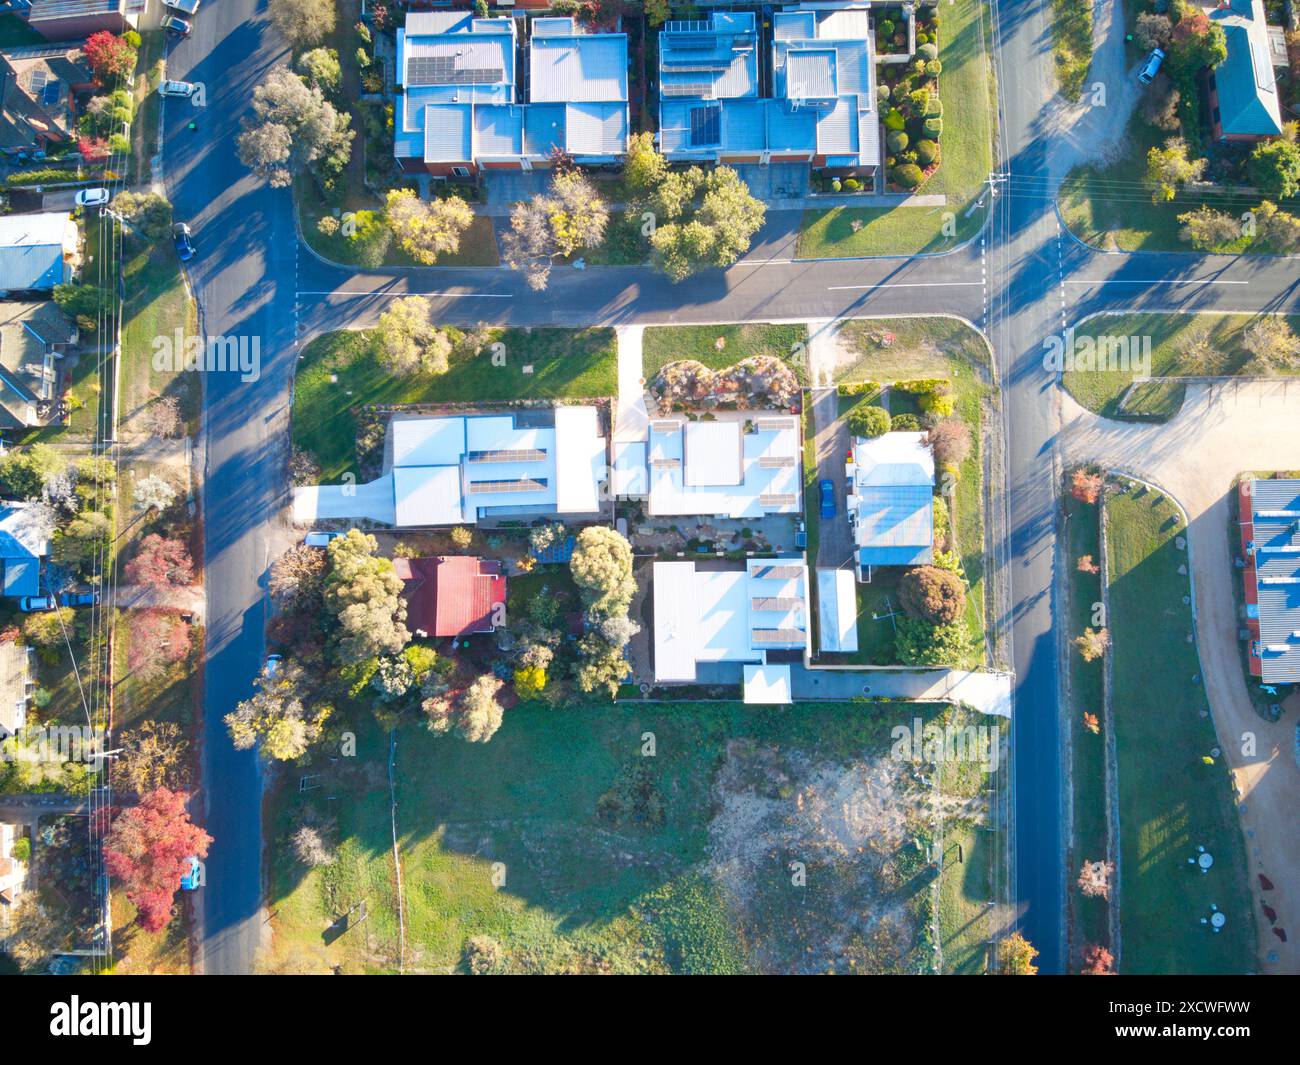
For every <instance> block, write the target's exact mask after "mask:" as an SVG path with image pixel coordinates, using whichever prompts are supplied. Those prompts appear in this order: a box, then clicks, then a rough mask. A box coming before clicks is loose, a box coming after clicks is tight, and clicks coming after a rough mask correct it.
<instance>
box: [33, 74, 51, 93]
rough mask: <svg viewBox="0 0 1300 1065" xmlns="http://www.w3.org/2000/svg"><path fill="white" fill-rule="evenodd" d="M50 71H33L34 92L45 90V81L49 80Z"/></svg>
mask: <svg viewBox="0 0 1300 1065" xmlns="http://www.w3.org/2000/svg"><path fill="white" fill-rule="evenodd" d="M49 77H50V75H49V73H48V72H47V71H44V70H33V71H32V92H33V93H38V92H41V91H43V90H44V88H45V83H46V82H47V81H48V80H49Z"/></svg>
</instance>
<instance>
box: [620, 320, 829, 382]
mask: <svg viewBox="0 0 1300 1065" xmlns="http://www.w3.org/2000/svg"><path fill="white" fill-rule="evenodd" d="M807 347H808V327H807V326H805V325H802V324H797V325H778V324H773V323H758V324H754V325H670V326H650V327H648V328H647V329H646V331H645V333H644V335H643V338H642V341H641V366H642V375H643V376H644V377H645V379H646V380H647V381H650V380H652V379H653V378H654V376H655V374H657V373H658V372H659V371H660V370H661V369H662V368H663V367H664V366H666V365H668V363H670V362H675V361H677V360H678V359H694V360H696V361H697V362H702V363H704V365H705V366H707V367H709V369H711V370H725V369H726V368H727V367H728V366H733V365H734V364H735V363H737V362H739V361H740V360H741V359H747V358H749V357H751V356H753V355H769V356H772V357H773V358H777V359H780V360H781V361H782V362H785V363H787V364H788V365H789V366H790V368H791V369H793V370H794V372H795V374H796V375H797V376H798V378H799V380H800V381H801V382H806V381H807V379H808V364H807Z"/></svg>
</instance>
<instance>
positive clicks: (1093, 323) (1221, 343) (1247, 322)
mask: <svg viewBox="0 0 1300 1065" xmlns="http://www.w3.org/2000/svg"><path fill="white" fill-rule="evenodd" d="M1261 317H1263V316H1259V315H1251V314H1216V313H1206V314H1165V313H1156V314H1145V313H1134V314H1114V315H1111V314H1108V315H1103V316H1098V317H1095V318H1090V319H1086V320H1085V321H1084V322H1083V323H1081V324H1080V325H1079V326H1077V327H1075V330H1074V334H1075V340H1076V348H1077V346H1078V341H1079V339H1080V338H1091V339H1093V340H1097V339H1098V338H1099V337H1102V336H1105V337H1116V338H1130V339H1132V340H1144V339H1146V338H1149V340H1150V348H1151V371H1150V376H1151V377H1152V378H1153V380H1151V381H1149V382H1142V383H1139V384H1137V385H1134V388H1133V391H1132V392H1131V393H1130V394H1129V395H1128V396H1125V395H1124V392H1125V389H1126V388H1128V386H1129V385H1130V384H1133V382H1134V380H1135V378H1137V377H1138V376H1140V375H1139V373H1138V372H1136V371H1134V372H1125V371H1122V370H1116V369H1093V370H1067V371H1066V372H1065V373H1064V374H1063V375H1062V379H1061V383H1062V384H1063V385H1064V387H1065V390H1066V391H1067V392H1069V393H1070V395H1071V396H1073V397H1074V398H1075V399H1076V400H1077V401H1078V402H1079V403H1080V404H1082V405H1083V406H1084V407H1086V408H1087V409H1088V410H1090V411H1093V412H1094V413H1096V414H1101V415H1104V416H1105V417H1107V418H1125V417H1127V418H1140V419H1142V420H1147V421H1167V420H1168V419H1170V418H1172V417H1173V416H1174V415H1176V414H1177V413H1178V411H1179V410H1180V409H1181V408H1182V405H1183V397H1184V393H1185V386H1184V385H1183V383H1182V382H1180V381H1166V380H1160V378H1172V377H1202V376H1205V377H1234V376H1238V375H1241V374H1244V373H1245V372H1246V370H1247V368H1248V367H1247V363H1248V362H1249V360H1250V353H1249V352H1248V351H1247V350H1246V348H1245V346H1244V345H1243V340H1244V339H1245V333H1246V330H1247V329H1249V328H1250V327H1251V326H1252V325H1254V324H1255V323H1256V322H1258V321H1260V320H1261ZM1282 317H1284V318H1285V321H1286V322H1287V324H1288V325H1289V326H1290V328H1291V330H1292V332H1297V331H1300V315H1286V316H1282ZM1291 372H1293V373H1294V372H1300V370H1292V371H1291ZM1121 397H1123V406H1121Z"/></svg>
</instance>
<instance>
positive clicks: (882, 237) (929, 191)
mask: <svg viewBox="0 0 1300 1065" xmlns="http://www.w3.org/2000/svg"><path fill="white" fill-rule="evenodd" d="M938 10H939V12H940V14H941V16H942V22H941V23H940V26H939V59H940V61H941V62H942V63H943V73H942V74H941V75H940V76H939V96H940V98H941V99H942V100H943V108H944V113H943V135H942V137H941V138H940V145H941V146H942V149H943V156H942V162H941V164H940V166H939V169H938V170H937V171H936V172H935V175H934V176H933V177H932V178H931V179H930V180H929V181H927V182H926V183H925V184H924V185H922V186H921V187H920V188H919V189H917V192H918V193H920V194H922V195H944V196H946V197H947V198H948V200H947V203H946V204H945V205H944V206H943V207H934V208H931V207H898V208H883V207H835V208H831V209H830V210H818V211H806V212H805V213H804V218H803V232H802V233H801V234H800V236H799V249H798V252H797V255H798V257H799V258H800V259H819V258H837V259H843V258H853V257H855V256H865V255H914V254H916V253H917V252H923V251H942V250H944V249H947V248H951V247H953V246H954V245H956V244H959V243H961V242H963V241H966V240H969V239H970V238H971V237H973V236H974V235H975V234H976V233H977V232H979V229H980V226H982V225H983V224H984V218H985V215H986V209H979V210H975V211H974V212H973V213H971V214H969V215H968V214H967V212H968V210H969V209H970V207H971V205H972V204H973V202H974V201H975V200H976V198H977V197H979V196H980V195H981V193H982V192H983V191H984V189H985V188H986V187H987V182H988V177H989V172H990V171H991V170H992V169H993V134H994V122H995V118H994V116H995V114H996V110H995V108H994V99H995V91H994V85H993V74H992V71H991V70H990V67H989V62H988V58H987V55H986V51H985V48H984V44H983V42H982V41H981V35H982V34H984V33H985V32H986V31H987V23H986V22H985V21H984V19H983V18H982V12H983V11H984V10H985V5H984V4H982V3H979V2H977V0H957V2H956V3H952V4H945V5H943V6H942V7H941V8H939V9H938ZM949 212H951V213H952V215H953V217H952V225H951V226H949V227H948V228H949V229H950V232H949V233H947V234H945V233H944V222H945V215H946V214H947V213H949ZM856 222H860V223H862V224H861V225H860V226H859V227H858V230H857V232H854V229H853V226H854V223H856Z"/></svg>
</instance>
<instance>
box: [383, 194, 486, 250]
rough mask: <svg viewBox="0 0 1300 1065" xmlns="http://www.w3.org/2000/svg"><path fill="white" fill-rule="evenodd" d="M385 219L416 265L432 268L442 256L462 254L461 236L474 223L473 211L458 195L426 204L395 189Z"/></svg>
mask: <svg viewBox="0 0 1300 1065" xmlns="http://www.w3.org/2000/svg"><path fill="white" fill-rule="evenodd" d="M385 216H386V218H387V220H388V226H389V228H390V229H392V231H393V236H394V237H396V238H397V243H398V245H399V246H400V247H401V248H402V250H403V251H405V252H406V254H407V255H409V256H410V257H411V258H412V259H414V260H415V261H416V262H417V263H422V264H424V265H425V266H432V265H433V264H434V263H435V262H437V261H438V257H439V256H441V255H455V254H456V252H458V251H460V238H461V235H462V234H463V233H464V232H465V230H466V229H468V228H469V225H470V223H471V222H473V221H474V210H473V208H471V207H470V205H469V204H468V203H466V202H465V200H463V199H462V198H461V197H459V196H444V197H440V198H438V199H434V200H429V201H425V200H422V199H420V197H419V196H417V195H416V194H415V193H414V192H413V191H412V190H411V189H393V190H391V191H390V192H389V193H388V200H387V205H386V207H385Z"/></svg>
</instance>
